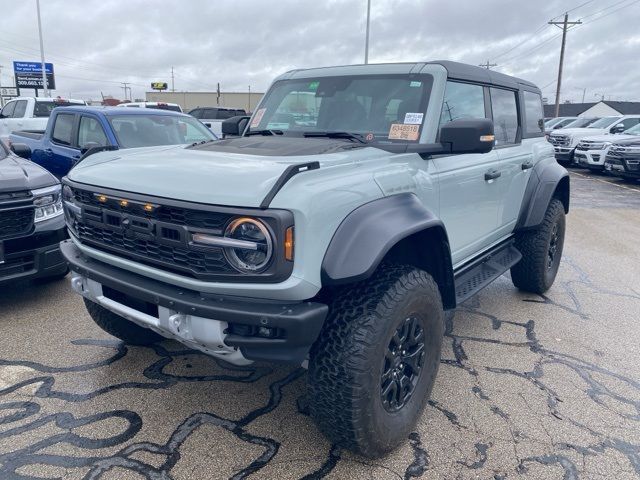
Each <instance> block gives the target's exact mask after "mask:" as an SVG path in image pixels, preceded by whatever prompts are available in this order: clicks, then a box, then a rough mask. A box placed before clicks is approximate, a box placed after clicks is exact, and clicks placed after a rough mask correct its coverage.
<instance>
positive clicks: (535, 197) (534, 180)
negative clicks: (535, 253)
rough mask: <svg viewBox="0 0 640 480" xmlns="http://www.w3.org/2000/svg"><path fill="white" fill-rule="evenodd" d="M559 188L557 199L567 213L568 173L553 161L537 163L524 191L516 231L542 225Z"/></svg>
mask: <svg viewBox="0 0 640 480" xmlns="http://www.w3.org/2000/svg"><path fill="white" fill-rule="evenodd" d="M559 187H560V191H559V195H558V197H559V199H560V200H561V201H562V204H563V205H564V210H565V213H569V191H570V187H569V172H567V169H566V168H564V167H563V166H562V165H560V164H559V163H558V162H556V161H555V159H552V160H551V159H550V160H549V161H545V162H540V163H538V164H537V165H536V166H535V168H534V169H533V172H531V176H530V177H529V182H528V183H527V187H526V189H525V194H524V198H523V201H522V206H521V207H520V215H519V216H518V222H517V224H516V230H524V229H528V228H535V227H537V226H538V225H540V224H541V223H542V220H543V219H544V215H545V212H546V211H547V207H548V206H549V203H550V202H551V198H552V197H553V196H554V194H556V191H557V190H558V188H559Z"/></svg>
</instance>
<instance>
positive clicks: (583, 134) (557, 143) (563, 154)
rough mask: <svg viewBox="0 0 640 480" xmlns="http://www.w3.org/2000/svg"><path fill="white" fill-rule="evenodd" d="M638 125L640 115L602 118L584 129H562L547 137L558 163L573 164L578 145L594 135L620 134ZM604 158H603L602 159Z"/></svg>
mask: <svg viewBox="0 0 640 480" xmlns="http://www.w3.org/2000/svg"><path fill="white" fill-rule="evenodd" d="M639 123H640V115H620V116H616V117H604V118H601V119H600V120H598V121H596V122H594V123H592V124H591V125H589V126H588V127H586V128H564V129H561V130H559V131H557V132H552V133H551V134H550V135H549V142H550V143H551V144H552V145H553V147H554V150H555V154H556V160H558V162H561V163H562V162H567V163H571V162H573V160H574V158H573V155H574V152H575V149H576V147H577V146H578V143H579V142H580V141H581V140H583V139H585V138H587V137H593V136H596V135H608V134H612V133H622V132H624V131H625V130H628V129H629V128H631V127H634V126H636V125H638V124H639ZM603 158H604V157H603Z"/></svg>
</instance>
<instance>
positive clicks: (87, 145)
mask: <svg viewBox="0 0 640 480" xmlns="http://www.w3.org/2000/svg"><path fill="white" fill-rule="evenodd" d="M99 146H100V144H99V143H96V142H87V143H85V144H84V145H83V146H82V147H81V148H80V153H81V154H82V155H84V154H85V153H87V152H88V151H89V150H91V149H92V148H96V147H99Z"/></svg>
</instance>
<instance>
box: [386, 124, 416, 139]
mask: <svg viewBox="0 0 640 480" xmlns="http://www.w3.org/2000/svg"><path fill="white" fill-rule="evenodd" d="M419 136H420V125H405V124H404V123H392V124H391V128H390V129H389V140H409V141H412V142H414V141H416V140H418V137H419Z"/></svg>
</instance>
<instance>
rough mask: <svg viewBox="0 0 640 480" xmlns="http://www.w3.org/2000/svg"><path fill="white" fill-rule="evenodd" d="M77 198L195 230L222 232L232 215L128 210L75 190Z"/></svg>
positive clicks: (164, 208)
mask: <svg viewBox="0 0 640 480" xmlns="http://www.w3.org/2000/svg"><path fill="white" fill-rule="evenodd" d="M74 193H75V198H76V200H77V201H79V202H80V203H83V204H85V205H91V206H95V207H100V208H105V207H107V208H108V209H109V210H113V211H117V212H123V211H126V212H128V213H134V214H136V215H140V216H143V217H145V218H152V219H155V220H160V221H162V222H168V223H173V224H176V225H189V226H190V227H193V228H204V229H211V230H221V229H222V228H223V227H224V225H225V224H226V223H227V222H228V221H229V219H230V218H231V215H226V214H224V213H218V212H211V211H207V210H196V209H188V208H180V207H173V206H169V205H158V206H157V208H154V209H153V211H151V212H147V211H145V210H144V208H143V204H133V203H132V204H129V205H128V206H127V207H126V208H122V207H120V206H119V205H118V203H117V201H109V202H108V204H107V205H105V204H103V203H101V202H99V201H98V198H97V196H96V194H95V193H92V192H88V191H86V190H77V189H76V190H74Z"/></svg>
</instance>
